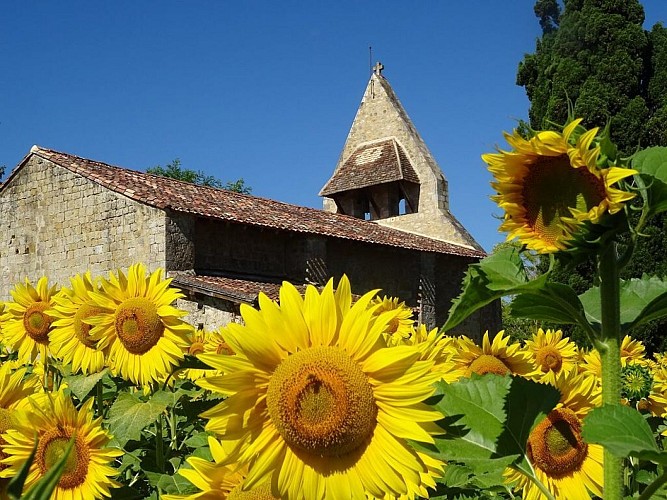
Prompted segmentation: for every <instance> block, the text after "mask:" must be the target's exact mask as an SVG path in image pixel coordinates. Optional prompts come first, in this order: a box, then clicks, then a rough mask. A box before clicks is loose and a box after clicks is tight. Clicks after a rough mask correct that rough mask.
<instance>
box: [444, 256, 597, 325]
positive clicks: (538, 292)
mask: <svg viewBox="0 0 667 500" xmlns="http://www.w3.org/2000/svg"><path fill="white" fill-rule="evenodd" d="M548 277H549V275H548V273H546V274H543V275H541V276H539V277H537V278H536V279H533V280H528V274H527V272H526V268H525V266H524V264H523V261H522V260H521V254H520V252H519V251H518V250H517V249H516V248H513V247H508V248H503V249H500V250H498V251H497V252H496V253H494V254H493V255H490V256H489V257H486V258H485V259H483V260H481V261H480V262H479V263H477V264H472V265H470V266H469V267H468V271H467V272H466V275H465V277H464V279H463V291H462V292H461V295H459V296H458V297H457V298H456V299H455V300H454V301H453V303H452V307H451V309H450V310H449V317H448V318H447V321H446V322H445V325H444V327H443V328H444V330H445V331H447V330H450V329H451V328H453V327H455V326H456V325H458V324H459V323H461V322H462V321H463V320H465V319H466V318H467V317H468V316H469V315H470V314H472V313H473V312H475V311H476V310H477V309H479V308H481V307H483V306H485V305H487V304H489V303H491V302H493V301H494V300H497V299H500V298H501V297H505V296H508V295H516V297H515V298H514V300H513V301H512V306H511V311H512V315H513V316H517V317H523V318H531V319H537V320H543V321H555V322H558V323H572V324H579V325H581V326H583V327H584V328H590V327H589V325H588V324H587V323H586V320H585V316H584V306H583V305H582V304H581V302H580V301H579V297H577V294H576V293H575V291H574V290H573V289H572V288H571V287H569V286H567V285H563V284H560V283H551V282H548V281H547V280H548Z"/></svg>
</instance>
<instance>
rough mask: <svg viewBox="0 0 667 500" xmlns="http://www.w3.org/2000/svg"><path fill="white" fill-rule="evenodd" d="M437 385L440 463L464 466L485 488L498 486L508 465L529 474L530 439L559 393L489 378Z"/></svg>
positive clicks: (535, 385) (531, 384)
mask: <svg viewBox="0 0 667 500" xmlns="http://www.w3.org/2000/svg"><path fill="white" fill-rule="evenodd" d="M436 385H437V387H438V391H439V392H440V393H442V395H443V396H442V398H441V399H440V400H439V402H438V403H437V404H436V405H435V408H436V409H438V410H439V411H440V412H441V413H442V414H443V415H444V416H445V419H444V420H443V421H442V422H441V425H443V427H444V428H445V430H446V434H445V436H444V437H442V438H438V439H436V445H435V446H436V448H437V450H438V452H439V456H440V457H441V458H442V459H444V460H446V461H455V462H459V463H463V464H465V465H467V466H468V467H470V468H471V470H472V471H473V472H474V473H475V475H476V476H478V477H484V479H485V481H484V482H486V483H487V484H492V483H493V482H494V481H498V482H499V483H500V484H502V472H503V470H504V469H505V467H507V466H508V465H510V464H515V466H516V467H518V468H520V469H522V470H523V469H524V468H525V469H526V470H527V471H528V472H530V466H529V465H528V464H527V461H526V456H525V455H526V443H527V441H528V435H529V434H530V431H531V430H532V429H533V427H534V426H535V424H536V423H537V422H539V421H540V420H542V419H543V418H544V416H545V415H547V414H548V413H549V411H551V410H552V409H553V407H554V406H555V405H556V404H557V403H558V400H559V399H560V394H559V393H558V390H557V389H555V388H554V387H552V386H550V385H547V384H539V383H537V382H533V381H529V380H526V379H523V378H521V377H510V376H504V377H501V376H498V375H492V374H489V375H484V376H478V375H473V376H472V377H471V378H463V379H461V380H459V381H458V382H456V383H453V384H447V383H445V382H439V383H438V384H436ZM491 473H492V474H491Z"/></svg>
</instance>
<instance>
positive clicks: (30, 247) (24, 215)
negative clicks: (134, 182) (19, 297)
mask: <svg viewBox="0 0 667 500" xmlns="http://www.w3.org/2000/svg"><path fill="white" fill-rule="evenodd" d="M166 224H167V217H166V215H165V212H163V211H162V210H159V209H156V208H152V207H149V206H147V205H144V204H141V203H137V202H135V201H133V200H130V199H129V198H127V197H125V196H123V195H121V194H118V193H115V192H113V191H110V190H108V189H106V188H103V187H101V186H100V185H98V184H97V183H95V182H93V181H91V180H89V179H86V178H84V177H82V176H80V175H78V174H76V173H73V172H71V171H69V170H67V169H65V168H62V167H60V166H57V165H55V164H53V163H51V162H50V161H48V160H46V159H43V158H41V157H39V156H33V157H32V158H31V159H30V160H29V161H28V163H27V164H26V165H24V166H23V168H21V170H20V171H18V172H17V173H16V175H15V176H13V177H12V178H11V179H10V181H9V182H8V183H7V184H6V185H5V186H3V189H2V191H1V192H0V300H9V299H10V298H11V297H10V295H9V291H10V290H11V288H13V287H14V285H15V284H16V283H18V282H23V281H24V280H25V278H26V277H27V278H28V279H30V280H31V281H32V282H33V284H34V283H35V282H36V281H37V280H38V279H39V278H40V277H42V276H44V275H45V276H47V277H48V278H49V282H50V283H53V284H58V285H69V278H70V277H72V276H74V275H75V274H77V273H83V272H85V271H87V270H90V271H91V273H92V274H93V275H100V274H102V275H105V276H107V275H108V272H109V271H111V270H115V269H118V268H121V269H127V268H128V267H129V266H130V265H132V264H133V263H135V262H139V261H141V262H143V263H144V264H146V266H147V267H148V268H149V269H151V270H154V269H156V268H158V267H163V268H164V267H165V231H166Z"/></svg>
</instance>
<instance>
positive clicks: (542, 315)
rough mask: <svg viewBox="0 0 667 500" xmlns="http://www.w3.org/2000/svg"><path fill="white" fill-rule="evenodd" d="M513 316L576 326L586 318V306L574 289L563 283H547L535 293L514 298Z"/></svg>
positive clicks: (511, 306)
mask: <svg viewBox="0 0 667 500" xmlns="http://www.w3.org/2000/svg"><path fill="white" fill-rule="evenodd" d="M510 311H511V315H512V316H514V317H518V318H527V319H537V320H542V321H553V322H555V323H566V324H574V323H578V322H579V321H580V320H581V319H582V318H583V317H584V306H583V305H582V304H581V302H580V300H579V297H577V293H576V292H575V291H574V289H573V288H572V287H570V286H568V285H563V284H561V283H545V284H544V286H543V287H542V288H541V289H540V290H536V291H535V292H534V293H525V294H522V295H518V296H517V297H515V298H514V300H513V301H512V303H511V305H510Z"/></svg>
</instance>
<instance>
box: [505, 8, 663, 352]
mask: <svg viewBox="0 0 667 500" xmlns="http://www.w3.org/2000/svg"><path fill="white" fill-rule="evenodd" d="M561 6H562V9H561ZM535 14H536V16H537V17H538V19H539V23H540V26H541V27H542V36H541V37H540V38H539V39H538V40H537V43H536V47H535V52H534V53H532V54H526V56H525V57H524V58H523V60H522V61H521V62H520V63H519V68H518V73H517V84H518V85H521V86H523V87H525V89H526V93H527V95H528V98H529V100H530V109H529V120H530V127H532V128H533V129H535V130H542V129H553V128H555V127H557V126H558V125H562V124H563V123H565V121H566V120H567V118H568V112H572V114H573V115H574V116H575V117H583V118H584V125H585V126H586V127H587V128H591V127H595V126H598V127H605V126H606V125H609V126H610V127H611V128H610V130H611V137H612V140H613V141H614V142H615V143H616V144H617V145H618V147H619V149H620V151H621V153H623V154H626V155H629V154H632V153H633V152H634V151H636V150H637V149H638V148H640V147H649V146H667V29H666V28H665V27H664V26H663V25H662V23H657V24H655V25H654V26H653V27H652V29H651V30H650V31H646V30H644V28H643V26H642V25H643V22H644V8H643V7H642V5H641V3H640V2H639V1H637V0H565V1H564V2H563V3H562V4H559V3H558V2H557V0H537V2H536V4H535ZM570 107H571V108H572V109H570ZM666 224H667V220H665V218H664V217H663V216H662V215H659V216H657V217H655V218H654V219H653V220H651V221H649V224H648V225H647V226H646V227H645V229H644V231H643V232H644V233H645V235H646V237H645V238H640V241H639V244H638V245H637V247H636V249H635V252H636V253H637V254H638V255H637V257H636V258H635V259H633V264H632V265H631V266H629V267H627V268H625V269H624V270H623V273H622V277H623V278H632V277H641V275H642V274H643V273H649V274H657V275H658V276H661V277H664V276H667V237H666V236H665V230H666V229H667V227H665V225H666ZM544 260H546V259H544ZM547 267H548V262H545V261H543V262H541V263H540V264H538V266H537V268H538V270H541V272H544V271H545V270H546V269H547ZM594 271H595V263H594V262H591V261H587V262H582V263H579V264H578V265H577V266H576V267H575V268H574V269H571V268H569V267H568V266H564V265H557V266H556V268H555V269H554V271H553V274H552V277H553V279H554V280H556V281H560V282H562V283H567V284H568V285H570V286H572V287H573V288H574V289H575V290H576V291H577V292H579V293H582V292H583V291H585V290H586V289H588V288H589V287H590V286H592V285H593V278H592V277H593V276H594ZM665 329H667V322H666V321H662V322H661V323H654V324H649V325H647V326H646V327H645V328H644V329H643V330H642V331H640V332H638V333H637V334H636V335H637V337H639V338H641V339H642V340H643V341H644V342H645V343H646V344H647V348H648V349H649V350H663V349H664V348H665V347H667V344H664V343H663V337H664V335H658V334H657V333H658V332H659V331H660V330H662V331H663V332H664V331H665ZM568 333H569V334H570V335H572V336H573V337H574V338H575V339H576V340H577V341H579V342H583V341H584V338H585V337H584V336H583V335H580V332H577V331H576V330H572V331H570V332H568Z"/></svg>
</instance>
